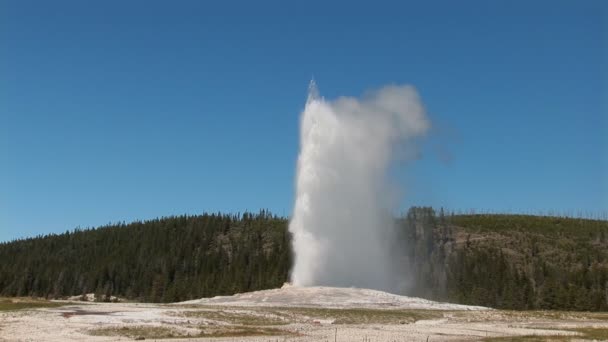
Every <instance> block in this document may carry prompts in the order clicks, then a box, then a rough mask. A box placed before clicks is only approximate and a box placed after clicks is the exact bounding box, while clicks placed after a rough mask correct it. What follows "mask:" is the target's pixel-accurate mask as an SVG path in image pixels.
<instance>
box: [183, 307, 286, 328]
mask: <svg viewBox="0 0 608 342" xmlns="http://www.w3.org/2000/svg"><path fill="white" fill-rule="evenodd" d="M183 316H185V317H193V318H204V319H208V320H213V321H218V322H225V323H228V324H232V325H244V326H253V325H255V326H266V325H283V324H289V323H290V322H289V321H288V320H286V319H283V318H282V317H281V316H279V315H275V314H272V313H268V312H262V311H261V310H248V312H235V311H233V310H223V309H217V310H210V309H205V310H196V311H185V312H184V313H183Z"/></svg>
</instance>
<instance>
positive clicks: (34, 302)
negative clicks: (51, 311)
mask: <svg viewBox="0 0 608 342" xmlns="http://www.w3.org/2000/svg"><path fill="white" fill-rule="evenodd" d="M63 305H65V304H63V303H56V302H51V301H48V300H46V299H33V298H23V297H18V298H0V311H15V310H24V309H37V308H56V307H59V306H63Z"/></svg>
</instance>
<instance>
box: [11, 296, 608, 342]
mask: <svg viewBox="0 0 608 342" xmlns="http://www.w3.org/2000/svg"><path fill="white" fill-rule="evenodd" d="M62 303H63V304H65V305H64V306H61V307H56V308H39V309H28V310H19V311H4V312H0V341H85V340H86V341H117V340H125V341H126V340H133V338H134V337H133V336H131V337H127V336H94V335H91V333H92V332H94V331H95V330H97V329H100V328H101V329H103V328H106V329H110V330H111V329H120V328H124V327H127V328H129V327H139V328H141V327H144V328H166V329H169V330H171V331H173V332H174V333H175V334H176V335H179V336H182V337H184V338H183V339H181V340H187V341H226V342H228V341H230V342H236V341H260V342H261V341H268V342H270V341H294V342H296V341H302V342H304V341H310V342H312V341H334V339H335V340H336V341H340V342H351V341H363V340H364V339H367V340H368V341H374V342H383V341H387V342H388V341H427V339H428V341H468V340H473V341H474V340H481V339H483V338H485V337H493V336H517V335H520V336H521V335H559V334H561V335H576V334H577V333H576V332H574V331H571V330H567V329H574V328H582V327H595V328H608V315H605V314H603V315H602V314H591V313H569V312H550V313H543V312H513V311H500V310H492V309H488V308H483V307H474V306H465V305H456V304H448V303H438V302H433V301H428V300H424V299H420V298H411V297H404V296H397V295H393V294H389V293H385V292H381V291H375V290H366V289H356V288H329V287H309V288H299V287H292V286H287V287H283V288H281V289H274V290H266V291H257V292H252V293H244V294H237V295H234V296H227V297H214V298H207V299H199V300H193V301H188V302H182V303H176V304H164V305H163V304H143V303H125V302H119V303H85V302H77V301H64V302H62ZM302 307H306V308H307V309H300V308H302ZM326 308H338V309H344V310H345V311H348V310H354V309H372V310H377V309H381V310H386V312H391V311H395V310H397V311H400V312H406V311H408V310H414V312H423V313H427V314H428V313H429V312H431V313H432V315H433V318H432V319H421V320H418V321H415V322H414V321H413V320H411V321H408V322H403V321H402V322H392V323H391V324H369V323H365V322H355V323H354V324H340V323H339V322H336V321H335V320H336V318H339V317H338V316H340V315H341V313H340V312H342V311H343V310H325V309H326ZM298 310H304V311H298ZM324 310H325V311H324ZM420 310H423V311H420ZM429 310H430V311H429ZM355 312H357V311H356V310H355ZM374 312H375V311H374ZM193 313H194V314H193ZM230 315H236V316H238V317H240V318H242V317H248V318H249V319H253V321H251V320H250V321H249V322H248V323H247V324H252V322H258V323H253V324H260V325H259V327H262V326H263V325H264V324H268V323H264V322H267V321H266V320H268V319H274V320H277V319H279V320H284V322H283V323H284V324H280V325H272V326H270V327H271V328H272V329H280V330H279V331H284V332H285V333H284V334H277V335H275V336H260V337H246V336H245V337H221V338H200V337H197V338H192V337H190V338H189V337H187V336H188V335H191V336H194V335H199V334H200V332H201V330H203V331H204V330H205V329H206V327H211V328H213V329H216V331H217V329H218V327H219V328H220V329H221V328H223V327H225V328H226V329H229V328H230V327H231V325H233V326H236V325H242V324H244V323H242V322H238V323H237V322H234V321H233V322H229V320H226V319H225V318H226V317H229V316H230ZM236 316H235V317H236ZM332 316H336V317H332ZM256 319H257V321H256ZM336 333H337V335H336ZM149 339H154V338H153V337H152V338H150V337H148V340H149ZM174 340H175V339H172V340H171V341H174ZM579 340H583V339H582V338H581V339H579Z"/></svg>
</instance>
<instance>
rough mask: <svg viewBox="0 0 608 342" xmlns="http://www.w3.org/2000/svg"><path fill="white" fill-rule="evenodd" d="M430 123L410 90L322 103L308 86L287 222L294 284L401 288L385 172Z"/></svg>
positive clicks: (397, 89)
mask: <svg viewBox="0 0 608 342" xmlns="http://www.w3.org/2000/svg"><path fill="white" fill-rule="evenodd" d="M429 126H430V123H429V120H428V118H427V116H426V113H425V110H424V108H423V106H422V103H421V101H420V98H419V96H418V93H417V92H416V90H415V89H414V88H413V87H412V86H407V85H405V86H398V85H390V86H386V87H383V88H381V89H379V90H376V91H372V92H369V93H368V94H367V95H366V96H364V97H362V98H361V99H357V98H352V97H340V98H338V99H336V100H333V101H327V100H325V99H323V98H321V97H320V96H319V94H318V90H317V87H316V84H315V83H314V81H311V84H310V87H309V93H308V100H307V102H306V106H305V108H304V111H303V112H302V114H301V122H300V154H299V157H298V164H297V175H296V199H295V206H294V212H293V216H292V219H291V222H290V223H289V230H290V232H291V233H292V234H293V247H294V252H295V262H294V265H293V269H292V273H291V281H292V283H293V284H294V285H296V286H313V285H326V286H343V287H350V286H355V287H362V288H373V289H380V290H387V291H397V290H399V284H398V283H397V278H395V276H394V274H395V272H393V266H394V262H393V260H392V258H391V255H390V254H391V253H390V246H391V239H392V232H393V228H394V227H393V225H394V219H393V214H392V213H393V210H394V209H395V205H396V200H395V196H394V194H395V193H394V191H392V189H391V187H390V186H389V181H388V177H387V170H388V168H389V166H390V165H391V162H392V161H393V160H394V159H395V157H396V154H397V153H396V152H397V151H398V150H399V149H397V148H396V147H397V146H404V145H403V144H406V146H407V144H408V143H411V142H412V139H413V138H416V137H419V136H422V135H424V134H425V133H426V132H427V130H428V129H429Z"/></svg>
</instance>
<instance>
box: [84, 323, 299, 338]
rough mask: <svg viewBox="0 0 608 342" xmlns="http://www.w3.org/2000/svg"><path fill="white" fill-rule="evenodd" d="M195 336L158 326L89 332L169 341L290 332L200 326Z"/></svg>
mask: <svg viewBox="0 0 608 342" xmlns="http://www.w3.org/2000/svg"><path fill="white" fill-rule="evenodd" d="M199 329H200V331H199V332H198V333H195V334H189V333H186V332H180V331H177V330H174V329H171V328H169V327H159V326H126V327H112V328H110V327H108V328H99V329H93V330H89V331H88V333H89V334H90V335H93V336H122V337H128V338H133V339H146V340H149V339H158V340H160V339H171V338H185V337H190V338H201V337H244V336H276V335H289V334H290V332H288V331H284V330H280V329H275V328H268V327H248V326H200V327H199Z"/></svg>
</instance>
